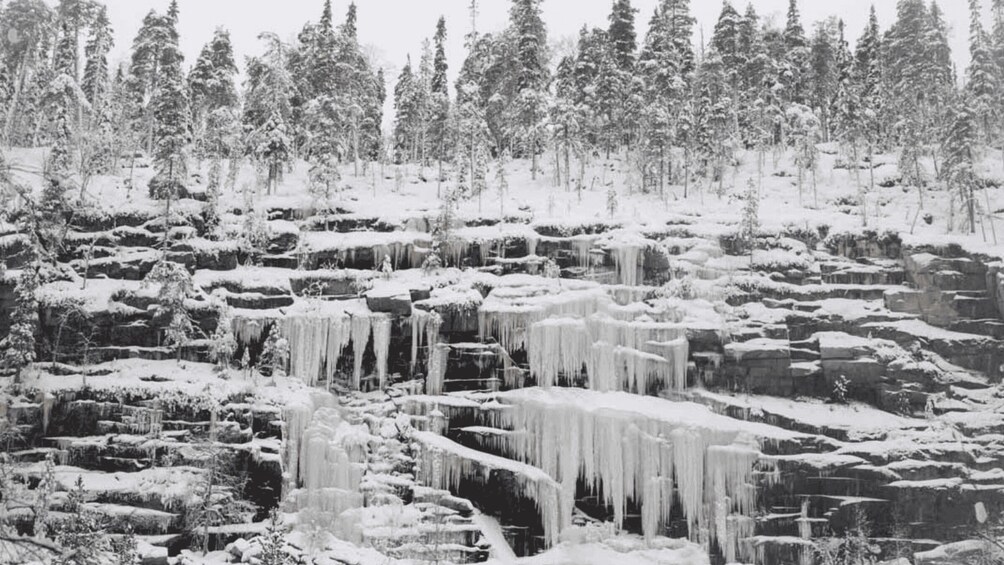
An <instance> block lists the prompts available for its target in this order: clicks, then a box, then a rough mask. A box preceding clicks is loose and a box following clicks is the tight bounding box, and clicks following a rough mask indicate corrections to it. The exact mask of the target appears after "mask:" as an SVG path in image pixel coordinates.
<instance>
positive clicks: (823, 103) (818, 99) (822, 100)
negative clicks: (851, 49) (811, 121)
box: [806, 19, 843, 141]
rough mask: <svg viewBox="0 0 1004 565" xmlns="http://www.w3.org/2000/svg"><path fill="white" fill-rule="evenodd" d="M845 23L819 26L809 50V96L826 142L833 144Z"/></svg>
mask: <svg viewBox="0 0 1004 565" xmlns="http://www.w3.org/2000/svg"><path fill="white" fill-rule="evenodd" d="M842 34H843V24H842V23H839V22H837V21H835V20H833V19H829V20H826V21H822V22H819V23H817V25H816V30H815V32H814V33H813V36H812V43H811V45H810V48H809V65H808V69H807V70H808V76H807V81H806V96H807V101H808V102H809V106H810V107H812V108H814V109H816V111H817V112H818V114H819V118H820V126H821V133H822V137H823V141H829V133H830V111H831V106H832V104H833V99H834V97H835V96H836V93H837V83H838V80H839V78H840V68H839V66H838V65H839V61H838V57H839V56H840V55H839V50H840V42H842V41H843V36H842Z"/></svg>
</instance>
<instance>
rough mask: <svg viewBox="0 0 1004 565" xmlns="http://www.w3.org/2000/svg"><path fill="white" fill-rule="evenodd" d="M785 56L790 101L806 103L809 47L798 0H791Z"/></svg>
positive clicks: (786, 24)
mask: <svg viewBox="0 0 1004 565" xmlns="http://www.w3.org/2000/svg"><path fill="white" fill-rule="evenodd" d="M783 37H784V45H785V48H786V56H785V65H786V67H787V68H786V71H785V75H784V76H785V87H786V90H787V92H786V95H787V98H788V100H789V101H791V102H795V103H799V104H801V103H804V102H805V101H806V97H807V95H808V93H807V92H806V84H807V78H808V77H807V74H808V60H809V48H808V41H807V40H806V38H805V30H804V28H803V27H802V22H801V16H800V15H799V13H798V0H789V3H788V16H787V20H786V22H785V26H784V34H783Z"/></svg>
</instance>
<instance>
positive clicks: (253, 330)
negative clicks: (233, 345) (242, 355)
mask: <svg viewBox="0 0 1004 565" xmlns="http://www.w3.org/2000/svg"><path fill="white" fill-rule="evenodd" d="M268 322H269V320H268V319H261V318H247V317H244V316H234V317H233V318H232V319H231V322H230V325H231V327H232V328H233V332H234V337H235V338H236V339H237V341H238V342H239V343H240V344H241V345H249V344H251V343H256V342H259V341H261V339H262V334H263V332H264V329H265V326H266V325H267V324H268Z"/></svg>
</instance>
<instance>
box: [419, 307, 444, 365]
mask: <svg viewBox="0 0 1004 565" xmlns="http://www.w3.org/2000/svg"><path fill="white" fill-rule="evenodd" d="M442 325H443V318H441V317H440V316H439V314H437V313H436V312H426V311H425V310H418V309H413V310H412V312H411V371H412V373H414V372H415V366H416V365H417V364H418V350H419V348H420V347H422V344H423V343H425V344H426V345H428V346H429V347H430V348H431V347H432V346H433V345H435V343H436V341H437V340H438V339H439V328H440V327H442ZM426 359H427V360H428V356H427V357H426ZM427 362H428V361H427Z"/></svg>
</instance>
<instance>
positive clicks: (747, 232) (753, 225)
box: [739, 179, 760, 267]
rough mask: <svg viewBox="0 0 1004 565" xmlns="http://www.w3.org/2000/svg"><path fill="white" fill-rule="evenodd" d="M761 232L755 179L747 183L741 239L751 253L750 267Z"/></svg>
mask: <svg viewBox="0 0 1004 565" xmlns="http://www.w3.org/2000/svg"><path fill="white" fill-rule="evenodd" d="M759 231H760V194H759V191H758V190H757V184H756V183H755V182H753V179H749V180H747V181H746V193H745V194H744V195H743V211H742V223H741V224H740V231H739V239H740V240H741V241H742V242H743V244H744V245H745V247H746V249H748V250H749V253H750V266H751V267H752V266H753V250H754V249H756V238H757V233H758V232H759Z"/></svg>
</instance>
